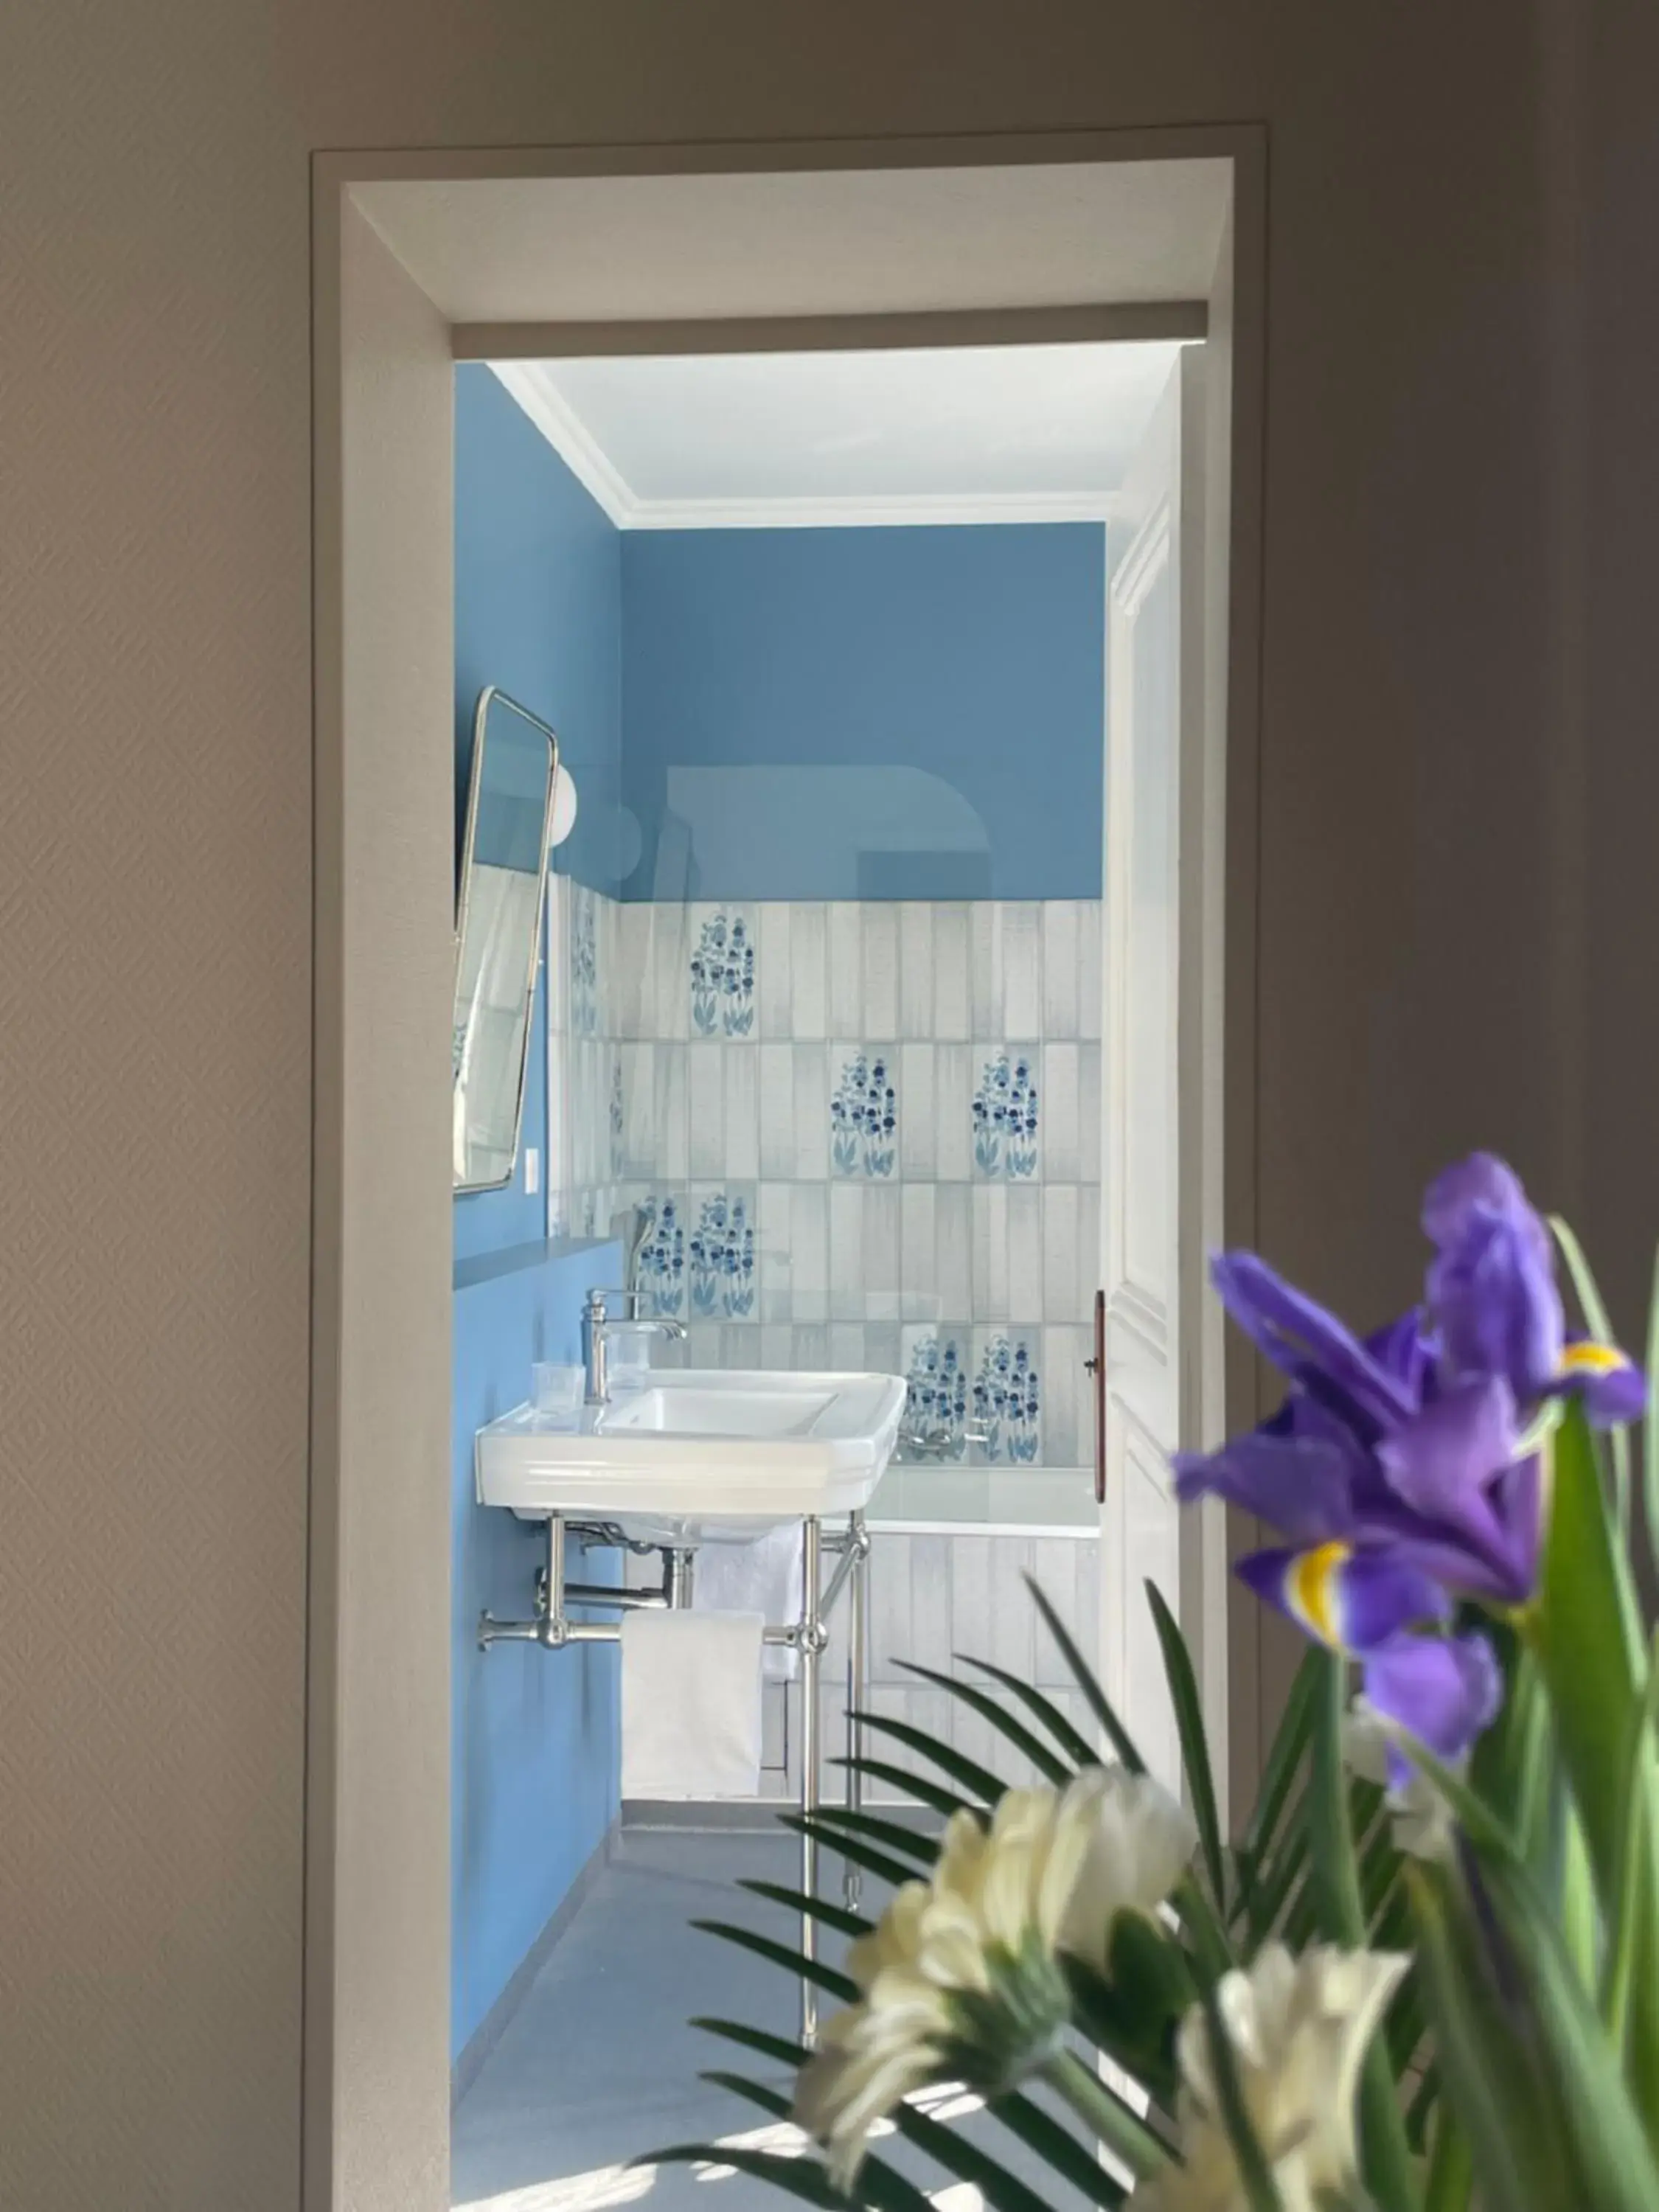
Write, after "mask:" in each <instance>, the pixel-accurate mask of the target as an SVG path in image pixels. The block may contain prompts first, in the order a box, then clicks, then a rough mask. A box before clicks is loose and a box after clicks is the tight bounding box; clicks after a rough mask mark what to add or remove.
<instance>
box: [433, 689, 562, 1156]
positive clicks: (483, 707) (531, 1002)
mask: <svg viewBox="0 0 1659 2212" xmlns="http://www.w3.org/2000/svg"><path fill="white" fill-rule="evenodd" d="M492 705H499V706H501V707H504V708H507V710H508V711H509V712H510V713H512V714H517V715H519V716H520V718H521V719H522V720H525V721H526V722H528V723H529V724H530V726H531V727H532V729H535V730H539V731H540V732H541V734H542V735H543V737H544V738H546V740H547V749H548V759H547V791H546V795H545V797H544V799H543V802H542V836H541V872H540V876H539V878H538V883H539V886H540V888H539V890H538V893H537V899H536V927H535V929H534V930H533V931H532V934H531V939H530V966H529V971H528V973H527V975H526V978H525V1018H524V1042H523V1044H522V1047H521V1048H520V1054H519V1083H518V1098H517V1101H516V1103H515V1104H514V1107H513V1150H512V1156H511V1158H510V1159H509V1161H508V1163H507V1172H506V1174H505V1175H503V1176H495V1177H494V1178H492V1179H491V1180H490V1181H489V1182H461V1181H460V1180H459V1178H458V1177H456V1176H455V1175H454V1165H453V1158H452V1161H451V1177H452V1182H451V1190H452V1194H453V1196H455V1197H457V1198H461V1197H465V1196H466V1195H468V1194H470V1193H472V1192H476V1191H481V1190H505V1189H506V1188H507V1186H508V1184H510V1183H511V1182H512V1181H513V1177H514V1176H516V1175H517V1174H518V1171H519V1147H520V1144H521V1143H522V1141H523V1138H524V1094H525V1089H526V1085H527V1083H528V1081H529V1078H530V1032H531V1029H532V1017H533V1014H534V1012H535V1004H536V969H537V964H538V961H539V959H540V957H541V949H542V929H543V915H544V908H545V905H546V900H547V860H548V854H549V853H550V851H551V849H552V836H553V804H554V799H555V798H556V793H557V791H558V781H559V737H558V732H557V731H556V730H555V729H554V728H552V726H550V724H549V723H546V722H544V721H543V720H542V718H541V716H540V715H539V714H532V712H531V710H530V709H529V708H528V707H526V706H524V705H523V704H521V702H520V701H519V700H517V699H514V698H513V697H512V696H510V695H509V694H508V693H507V692H505V691H503V690H501V687H500V685H499V684H485V686H484V688H483V690H482V691H480V692H479V694H478V703H477V706H476V707H475V708H473V710H472V765H471V770H470V772H469V774H468V776H467V791H466V828H465V835H464V837H463V842H462V845H461V870H460V881H459V885H458V888H457V892H456V900H455V976H456V983H457V986H458V987H459V981H460V973H461V956H462V951H463V948H464V947H465V943H466V920H467V911H468V908H469V907H470V905H471V889H472V860H473V850H474V847H475V845H476V842H477V833H478V797H479V789H480V786H481V784H482V781H483V758H484V734H485V726H486V724H487V722H488V720H489V710H490V708H491V706H492ZM450 1024H451V1054H452V1074H451V1084H452V1089H453V1049H454V1047H453V1036H454V1016H453V1012H452V1014H451V1017H450Z"/></svg>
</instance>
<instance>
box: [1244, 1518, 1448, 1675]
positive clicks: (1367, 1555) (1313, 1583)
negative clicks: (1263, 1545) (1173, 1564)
mask: <svg viewBox="0 0 1659 2212" xmlns="http://www.w3.org/2000/svg"><path fill="white" fill-rule="evenodd" d="M1238 1574H1239V1578H1240V1580H1241V1581H1243V1582H1244V1583H1247V1584H1248V1585H1249V1588H1250V1589H1253V1590H1254V1591H1255V1593H1256V1595H1257V1596H1258V1597H1263V1598H1266V1599H1267V1602H1268V1603H1269V1604H1270V1605H1275V1606H1277V1607H1279V1611H1280V1612H1281V1613H1287V1614H1288V1615H1289V1617H1290V1618H1291V1620H1293V1621H1295V1623H1296V1624H1297V1627H1298V1628H1300V1629H1302V1630H1303V1631H1304V1633H1305V1634H1307V1635H1309V1636H1311V1637H1313V1638H1315V1640H1316V1642H1318V1643H1321V1644H1328V1645H1329V1646H1330V1647H1331V1648H1332V1649H1333V1650H1341V1651H1352V1652H1361V1653H1363V1652H1366V1651H1370V1650H1375V1649H1376V1647H1377V1646H1378V1645H1380V1644H1386V1643H1388V1642H1389V1640H1390V1639H1391V1638H1394V1637H1395V1636H1397V1635H1399V1633H1400V1632H1401V1630H1402V1629H1406V1628H1410V1627H1413V1626H1417V1625H1418V1624H1419V1623H1420V1622H1423V1621H1437V1620H1444V1619H1445V1618H1446V1616H1447V1614H1448V1613H1449V1611H1450V1601H1449V1599H1448V1598H1447V1596H1446V1594H1445V1592H1444V1590H1443V1589H1442V1588H1441V1587H1440V1585H1439V1583H1437V1582H1435V1581H1433V1580H1432V1579H1431V1577H1429V1576H1428V1575H1426V1574H1425V1573H1424V1572H1423V1571H1422V1569H1421V1568H1420V1567H1419V1566H1418V1565H1415V1564H1414V1563H1413V1561H1412V1560H1410V1559H1402V1558H1400V1557H1398V1556H1397V1555H1396V1554H1395V1553H1392V1552H1390V1551H1389V1550H1387V1549H1377V1550H1373V1551H1355V1550H1354V1549H1353V1548H1352V1546H1350V1545H1347V1544H1343V1543H1328V1544H1322V1545H1319V1546H1317V1547H1315V1548H1314V1549H1313V1550H1311V1551H1291V1550H1279V1549H1275V1550H1273V1551H1267V1552H1254V1553H1251V1554H1250V1556H1249V1559H1241V1560H1240V1561H1239V1565H1238Z"/></svg>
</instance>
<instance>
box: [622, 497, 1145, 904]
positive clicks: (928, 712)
mask: <svg viewBox="0 0 1659 2212" xmlns="http://www.w3.org/2000/svg"><path fill="white" fill-rule="evenodd" d="M1105 590H1106V580H1105V532H1104V530H1103V528H1102V527H1101V526H1099V525H1096V524H1084V523H1075V524H1073V523H1066V524H1032V525H1029V526H1026V525H1018V526H998V525H975V526H955V527H949V528H919V529H909V528H900V529H858V530H833V529H831V530H817V529H801V530H795V529H788V530H729V531H706V530H705V531H635V532H629V533H627V534H626V535H625V536H624V538H623V640H624V658H623V805H624V807H625V809H626V810H627V811H628V812H629V813H630V814H631V815H632V817H634V819H635V821H636V822H637V823H638V826H639V836H638V842H639V848H640V849H639V854H638V859H637V861H636V863H635V866H634V867H633V868H632V870H631V872H629V875H628V876H627V878H625V880H624V884H623V896H624V897H627V898H678V897H696V898H710V899H852V898H881V899H894V898H899V899H936V898H975V897H981V898H983V897H992V898H1004V899H1030V898H1046V899H1089V898H1098V897H1099V896H1100V882H1101V808H1102V774H1103V764H1102V751H1103V719H1104V689H1105Z"/></svg>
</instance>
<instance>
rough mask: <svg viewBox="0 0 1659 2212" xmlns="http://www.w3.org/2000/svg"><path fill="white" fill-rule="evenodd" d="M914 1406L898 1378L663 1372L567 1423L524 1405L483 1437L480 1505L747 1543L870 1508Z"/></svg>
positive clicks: (667, 1537) (676, 1537)
mask: <svg viewBox="0 0 1659 2212" xmlns="http://www.w3.org/2000/svg"><path fill="white" fill-rule="evenodd" d="M903 1408H904V1383H903V1380H902V1377H900V1376H896V1375H841V1374H831V1375H807V1374H775V1373H773V1374H763V1373H759V1372H754V1371H746V1370H729V1369H724V1368H704V1369H698V1368H670V1369H663V1370H659V1371H656V1372H653V1375H652V1376H651V1378H650V1381H649V1383H647V1385H646V1387H645V1388H643V1389H637V1390H631V1391H627V1392H618V1393H617V1395H616V1397H615V1398H614V1399H613V1400H612V1401H611V1403H610V1404H609V1405H607V1406H589V1407H584V1408H583V1410H582V1413H581V1415H580V1419H579V1420H576V1421H573V1422H570V1423H568V1424H566V1425H562V1426H554V1425H551V1424H550V1423H548V1422H545V1421H543V1420H540V1419H538V1416H537V1415H535V1414H534V1413H532V1411H531V1409H530V1407H528V1406H520V1407H517V1408H516V1409H515V1410H514V1411H513V1413H507V1414H504V1415H503V1416H502V1418H501V1419H500V1420H497V1421H492V1422H491V1423H490V1424H489V1427H488V1428H485V1429H480V1430H479V1431H478V1435H477V1446H476V1452H475V1461H476V1467H477V1488H478V1499H479V1502H480V1504H484V1505H505V1506H508V1507H510V1508H511V1509H512V1510H513V1512H515V1513H517V1514H520V1515H521V1516H524V1517H525V1518H526V1519H530V1520H544V1519H545V1518H546V1517H547V1516H548V1515H549V1514H551V1513H560V1514H563V1515H566V1516H572V1517H574V1518H577V1519H585V1520H605V1521H621V1522H624V1523H625V1524H627V1525H628V1527H629V1533H630V1534H634V1535H635V1536H636V1537H638V1538H639V1540H640V1541H666V1542H683V1541H719V1539H720V1537H721V1536H722V1535H724V1536H726V1537H728V1538H730V1539H734V1540H741V1539H742V1538H744V1537H746V1536H748V1535H750V1534H754V1533H755V1532H757V1530H759V1529H762V1528H767V1527H769V1526H770V1525H771V1524H773V1523H774V1522H779V1521H799V1520H800V1519H802V1518H804V1517H805V1516H806V1515H808V1514H817V1515H820V1516H827V1515H830V1514H841V1513H848V1512H852V1511H854V1510H857V1509H859V1508H860V1507H862V1506H864V1505H865V1504H867V1503H868V1502H869V1498H870V1493H871V1492H872V1491H873V1490H874V1488H875V1486H876V1485H877V1483H878V1481H879V1480H881V1477H882V1475H883V1474H884V1472H885V1469H886V1467H887V1462H888V1461H889V1460H890V1458H891V1457H892V1453H893V1446H894V1443H895V1442H896V1438H897V1436H898V1425H899V1416H900V1414H901V1413H902V1411H903ZM641 1524H644V1525H641ZM704 1524H708V1525H707V1526H705V1525H704ZM659 1531H661V1532H662V1533H661V1534H659Z"/></svg>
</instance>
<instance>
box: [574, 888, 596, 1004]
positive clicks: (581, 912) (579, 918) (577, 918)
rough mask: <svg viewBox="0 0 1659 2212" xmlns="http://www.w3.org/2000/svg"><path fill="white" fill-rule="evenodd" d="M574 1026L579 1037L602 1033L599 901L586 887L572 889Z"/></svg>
mask: <svg viewBox="0 0 1659 2212" xmlns="http://www.w3.org/2000/svg"><path fill="white" fill-rule="evenodd" d="M570 1027H571V1030H572V1033H573V1034H574V1036H598V1035H599V902H598V901H597V900H596V899H595V897H594V896H593V894H592V891H591V890H589V889H588V888H587V886H586V884H572V885H571V886H570Z"/></svg>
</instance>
